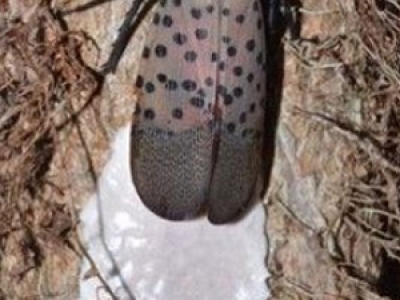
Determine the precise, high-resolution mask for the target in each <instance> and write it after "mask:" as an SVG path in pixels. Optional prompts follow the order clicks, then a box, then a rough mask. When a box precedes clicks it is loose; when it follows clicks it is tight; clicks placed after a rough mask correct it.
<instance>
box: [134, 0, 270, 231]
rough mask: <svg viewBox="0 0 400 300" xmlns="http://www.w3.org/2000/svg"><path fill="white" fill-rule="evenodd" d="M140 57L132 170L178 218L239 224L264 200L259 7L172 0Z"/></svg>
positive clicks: (255, 1)
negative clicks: (260, 184)
mask: <svg viewBox="0 0 400 300" xmlns="http://www.w3.org/2000/svg"><path fill="white" fill-rule="evenodd" d="M156 5H157V7H155V9H154V15H153V16H152V21H151V23H150V25H149V31H148V33H147V34H148V36H147V41H146V43H145V46H144V50H143V53H142V56H141V61H140V68H139V75H138V76H137V79H136V87H137V88H138V89H139V90H140V91H139V93H138V94H139V97H138V103H137V107H136V111H135V116H134V121H133V125H132V132H131V168H132V176H133V180H134V183H135V185H136V188H137V191H138V193H139V196H140V197H141V199H142V201H143V203H144V204H145V205H146V206H147V207H148V208H149V209H150V210H151V211H153V212H154V213H155V214H157V215H159V216H161V217H163V218H166V219H170V220H183V219H190V218H193V217H195V216H197V215H198V214H199V213H200V212H201V211H204V208H206V209H208V218H209V220H210V222H212V223H215V224H221V223H226V222H229V221H231V220H233V219H235V218H236V217H237V216H238V215H240V214H241V212H242V211H243V209H244V208H245V207H246V206H247V205H248V204H249V202H250V201H251V200H252V199H253V196H255V189H256V182H257V178H258V177H259V174H260V168H261V152H262V151H261V150H262V143H263V126H264V111H265V110H264V107H265V99H266V95H265V80H266V77H265V67H264V66H265V58H266V53H265V36H264V34H265V33H264V22H263V12H262V8H261V3H260V0H248V1H246V0H163V1H159V2H158V3H157V4H156Z"/></svg>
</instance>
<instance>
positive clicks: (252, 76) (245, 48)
mask: <svg viewBox="0 0 400 300" xmlns="http://www.w3.org/2000/svg"><path fill="white" fill-rule="evenodd" d="M221 15H222V18H221V30H220V32H221V34H220V39H219V40H220V56H221V60H222V62H220V66H219V73H218V74H219V85H218V87H217V102H218V103H219V105H220V107H221V111H222V124H221V132H220V137H219V143H218V149H217V154H216V159H215V166H214V170H213V176H212V181H211V182H212V183H211V194H210V201H209V219H210V221H211V222H213V223H225V222H227V221H229V220H232V219H234V218H235V217H237V216H238V215H240V214H241V212H242V210H243V209H244V208H246V206H247V205H248V204H249V203H250V202H251V200H252V197H253V196H255V195H254V193H255V187H256V181H257V178H258V175H259V171H260V165H261V154H262V153H261V150H262V136H263V126H264V114H265V110H264V107H265V80H266V78H265V56H266V54H265V31H264V24H263V12H262V7H261V5H260V3H259V1H257V0H252V1H240V0H236V1H225V5H224V6H223V7H222V12H221Z"/></svg>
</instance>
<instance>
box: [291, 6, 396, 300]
mask: <svg viewBox="0 0 400 300" xmlns="http://www.w3.org/2000/svg"><path fill="white" fill-rule="evenodd" d="M338 2H341V3H343V5H345V1H338ZM344 17H345V20H346V22H347V23H346V24H347V26H348V28H347V31H346V34H344V35H340V36H337V37H333V38H332V37H331V38H330V39H329V40H330V41H336V43H335V44H332V43H330V44H329V47H324V48H323V56H324V58H325V60H329V64H328V67H329V68H334V69H335V71H336V72H337V74H338V76H340V77H341V78H342V90H341V94H339V95H338V96H337V99H342V100H343V99H346V98H347V100H349V101H353V102H354V101H355V100H357V99H359V100H360V101H359V102H360V103H361V105H360V116H361V119H360V120H359V121H356V122H355V121H354V120H350V118H348V117H347V116H344V115H346V114H344V113H342V111H341V108H340V107H339V105H338V104H340V102H338V103H336V104H337V106H336V107H335V106H332V105H331V107H330V108H329V109H326V107H325V110H323V109H321V110H318V109H314V108H313V111H314V112H312V113H310V112H308V113H305V112H304V111H302V112H301V114H303V117H304V116H305V117H306V119H308V120H311V122H317V123H319V124H322V125H323V126H325V128H333V129H336V132H338V133H339V135H340V136H341V137H344V138H345V139H346V140H347V141H348V142H349V143H348V144H349V147H350V148H351V149H352V154H351V155H350V156H349V157H348V161H347V162H346V164H347V166H346V168H345V170H346V171H345V174H344V176H343V181H342V182H341V192H340V194H341V198H342V202H341V203H340V204H339V206H340V216H339V223H340V224H341V225H340V226H339V227H338V228H337V230H336V233H335V234H336V241H337V243H338V246H339V248H340V251H341V253H343V260H342V261H341V262H339V263H338V269H340V274H341V278H343V280H345V279H344V278H345V277H347V276H348V279H349V278H352V279H353V280H354V283H356V284H355V286H358V287H360V286H361V285H360V284H359V283H362V284H363V288H362V289H363V290H365V291H368V292H369V293H373V294H375V295H376V297H378V295H379V296H382V297H383V296H387V297H389V298H388V299H400V289H399V288H396V286H398V281H399V276H400V239H399V237H400V207H399V198H400V197H399V195H400V159H399V158H400V119H399V116H400V96H399V95H400V93H399V92H400V71H399V65H400V5H399V4H398V2H397V1H391V0H386V1H375V0H356V1H354V9H353V11H352V12H351V13H350V15H348V16H344ZM344 41H345V43H344ZM317 44H319V43H317ZM346 44H347V45H351V47H350V48H346V47H345V46H344V45H346ZM326 45H327V44H326ZM319 47H321V45H320V44H319ZM317 48H318V45H317V46H314V47H313V49H314V51H313V52H312V53H314V54H315V53H321V51H315V49H317ZM346 49H353V51H352V52H348V51H345V50H346ZM354 49H356V50H357V51H354ZM303 50H304V49H303ZM319 50H321V48H319ZM338 50H339V51H338ZM296 53H297V54H298V56H299V57H301V61H307V62H308V64H307V67H310V63H309V62H310V59H309V58H310V57H309V56H308V57H305V56H304V51H298V50H296ZM314 58H315V57H314ZM316 60H317V61H320V60H321V58H320V57H317V58H316ZM312 66H315V65H312ZM316 96H317V97H318V96H319V95H316ZM332 98H333V97H332ZM332 98H331V99H332ZM342 103H345V102H342ZM322 111H323V112H322ZM298 112H299V110H296V113H298ZM343 187H344V189H343ZM389 268H390V270H391V271H390V272H388V270H389ZM389 274H390V275H389ZM348 279H346V280H348ZM357 282H359V283H357ZM364 294H365V293H364ZM361 295H362V294H361V293H360V294H359V296H360V297H361V298H357V299H372V298H371V297H372V296H371V294H370V295H369V296H368V297H367V296H361ZM349 299H350V298H349ZM351 299H353V298H351ZM354 299H355V298H354Z"/></svg>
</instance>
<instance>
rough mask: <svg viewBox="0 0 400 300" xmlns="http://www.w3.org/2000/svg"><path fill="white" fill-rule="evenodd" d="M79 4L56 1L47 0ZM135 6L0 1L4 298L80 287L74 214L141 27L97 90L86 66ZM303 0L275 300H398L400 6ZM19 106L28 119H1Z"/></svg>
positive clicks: (282, 171) (277, 232)
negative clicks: (54, 12) (40, 48)
mask: <svg viewBox="0 0 400 300" xmlns="http://www.w3.org/2000/svg"><path fill="white" fill-rule="evenodd" d="M85 2H86V1H80V0H79V1H78V0H76V1H62V0H59V1H57V2H56V3H53V6H54V7H53V8H57V9H58V10H60V11H63V12H66V11H68V10H69V9H70V8H72V7H78V6H80V5H82V4H83V3H85ZM293 2H296V1H293ZM131 4H132V2H131V0H120V1H114V2H109V3H104V4H101V5H98V6H93V7H88V8H87V9H84V10H82V11H81V12H71V13H69V14H67V15H65V16H63V17H62V18H60V17H58V16H55V15H52V14H51V13H50V9H49V7H48V6H46V5H45V4H42V5H39V4H38V2H37V1H33V0H32V1H12V0H10V1H8V2H7V1H2V2H0V14H1V19H0V26H1V28H4V29H7V30H5V31H4V32H6V33H5V34H4V35H2V36H1V38H0V47H1V49H0V59H1V62H2V65H3V66H2V68H1V75H0V77H2V78H0V83H1V84H0V101H2V102H0V112H1V115H0V137H1V139H2V140H1V142H0V148H1V150H2V152H1V153H0V162H1V165H0V180H1V181H0V215H1V218H0V242H1V243H0V253H1V255H0V299H42V298H41V297H43V295H54V298H53V299H72V298H73V297H74V296H75V295H76V292H77V290H78V286H77V284H78V271H79V270H78V269H79V262H80V258H81V253H78V252H79V246H78V243H77V242H76V241H77V238H76V231H77V228H76V227H77V226H76V225H77V221H78V220H77V217H76V215H77V211H78V210H79V207H80V205H82V204H83V203H82V200H83V199H85V198H86V196H87V195H88V193H89V192H91V191H93V190H94V189H95V185H96V176H97V175H98V174H99V173H100V172H101V168H102V166H103V165H104V162H105V160H106V158H107V153H108V147H109V141H110V137H111V136H112V134H113V132H114V131H115V130H116V129H117V128H118V127H120V126H121V125H123V124H127V123H129V122H130V121H131V115H132V112H133V109H134V105H135V90H134V86H133V83H134V82H133V81H134V76H135V72H136V68H137V55H138V53H139V51H140V49H141V45H142V43H141V41H142V40H143V37H144V34H145V33H144V32H143V31H142V30H141V29H139V30H138V31H137V32H136V34H135V36H134V38H133V39H132V40H131V42H130V43H129V45H128V48H127V49H126V50H125V53H124V56H123V57H122V60H121V62H120V64H119V66H118V68H117V71H116V74H115V75H112V74H109V75H108V76H107V77H106V79H105V80H106V81H105V82H104V86H103V89H102V90H101V91H96V88H97V87H98V86H99V84H100V82H99V78H97V77H96V76H95V75H94V73H93V72H92V71H91V70H90V68H92V69H93V70H100V67H101V65H102V64H103V63H105V62H106V60H107V58H108V56H109V54H110V51H111V49H112V43H113V42H114V41H115V38H116V36H117V35H118V28H119V26H120V25H121V24H122V21H123V19H124V17H125V14H126V12H127V11H128V9H129V7H130V6H131ZM299 4H300V8H299V6H298V5H297V6H293V8H294V11H296V10H297V12H298V15H299V16H301V22H300V24H301V27H302V29H301V33H300V37H297V38H296V39H290V38H291V36H289V35H287V36H286V37H285V38H284V39H283V40H282V43H284V51H285V56H284V84H283V86H284V88H283V97H282V99H281V112H280V117H279V126H278V129H277V136H276V141H275V149H276V150H275V157H274V167H273V173H272V177H271V182H270V186H269V193H268V199H267V203H266V206H267V213H268V222H267V224H266V227H267V235H268V240H269V243H270V253H269V255H268V260H267V264H268V268H269V270H270V272H271V274H272V276H271V278H270V280H269V285H270V288H271V293H272V296H271V299H399V298H400V292H399V290H398V288H396V287H397V286H398V285H399V276H398V275H399V273H400V272H399V270H400V268H399V260H398V255H399V253H398V249H399V242H398V239H397V237H398V235H399V217H398V216H399V210H398V186H399V180H398V178H399V176H398V174H399V172H400V166H399V164H398V159H397V157H398V151H399V150H398V148H399V147H398V145H399V142H398V132H400V130H399V128H398V127H399V126H400V125H398V123H399V122H398V120H397V115H398V106H399V100H398V97H397V93H398V90H399V82H400V81H399V74H398V71H397V66H398V63H399V58H398V56H399V54H398V53H399V50H400V49H399V44H398V41H397V39H398V38H399V36H400V35H399V32H398V30H399V29H398V28H400V26H399V24H400V22H399V21H398V20H397V16H398V15H399V14H400V10H399V9H398V8H397V7H396V5H395V4H393V3H392V2H390V1H380V2H379V3H378V1H377V2H376V3H375V1H374V0H364V1H363V0H354V1H349V0H337V1H331V0H329V1H328V0H326V1H317V0H303V1H301V3H299ZM17 16H21V17H20V18H18V19H14V21H13V22H14V23H12V22H11V23H10V22H9V21H8V20H7V19H10V18H16V17H17ZM61 19H62V20H64V21H65V23H64V24H63V22H60V20H61ZM43 22H47V23H46V24H45V26H44V27H43ZM24 26H25V29H24ZM27 29H29V30H27ZM83 33H84V34H83ZM24 34H25V35H24ZM18 38H20V39H21V40H20V41H18ZM24 41H25V43H24ZM26 41H31V42H34V43H37V46H43V44H44V45H45V46H46V47H47V48H46V49H47V50H44V51H39V52H35V51H36V50H32V49H33V48H32V43H30V44H29V43H26ZM10 45H12V47H11V46H10ZM15 46H16V47H15ZM8 47H11V48H12V49H13V51H14V52H12V51H4V49H9V48H8ZM13 47H14V48H13ZM24 47H25V48H24ZM11 48H10V49H11ZM2 49H3V50H2ZM18 49H19V50H21V49H22V50H23V51H22V50H21V51H22V52H21V51H17V50H18ZM35 49H36V48H35ZM24 51H25V52H24ZM21 53H22V54H24V53H25V54H29V55H21ZM34 53H36V54H34ZM13 55H14V56H13ZM32 55H37V59H38V60H37V61H35V60H33V62H32V60H29V59H27V57H28V58H32ZM81 55H82V59H81ZM33 57H34V56H33ZM43 62H45V63H43ZM46 62H48V63H46ZM21 74H24V76H21ZM46 74H53V75H54V76H50V77H49V76H46ZM7 76H8V77H7ZM27 82H28V84H26V83H27ZM32 86H34V87H36V86H40V89H39V90H40V91H41V92H40V93H34V91H33V92H32V90H31V89H29V88H32ZM43 86H45V87H46V88H43ZM54 86H56V87H57V88H55V89H54V88H52V87H54ZM27 89H28V90H29V97H27V99H39V100H38V101H37V102H35V101H31V102H26V103H29V105H31V106H29V107H30V108H29V112H32V111H35V109H36V110H37V111H38V114H39V115H40V116H42V117H43V116H44V117H43V118H42V119H40V120H42V121H41V122H42V123H40V124H39V125H38V124H37V123H35V122H34V121H35V120H36V119H37V115H33V117H32V115H31V114H24V113H26V111H27V110H26V106H24V105H22V104H21V103H25V102H21V101H20V102H18V101H19V100H21V99H24V98H23V95H25V94H24V93H26V91H27ZM36 91H37V89H36ZM96 92H97V93H96ZM60 93H61V94H60ZM93 93H95V97H92V96H93ZM32 94H33V95H34V96H35V97H36V98H35V97H33V96H31V95H32ZM53 94H54V95H56V96H54V97H53V96H52V95H53ZM21 95H22V96H21ZM49 95H51V97H50V96H49ZM21 97H22V98H21ZM4 99H8V100H9V101H10V99H16V100H15V102H13V104H12V105H11V104H9V103H8V104H7V105H6V104H4V103H5V101H4ZM54 99H57V100H56V101H55V100H54ZM15 103H16V104H15ZM37 103H39V105H38V104H37ZM57 103H61V104H62V107H63V108H62V109H60V108H59V107H60V106H57ZM42 104H43V106H42ZM13 105H14V106H13ZM15 107H16V108H17V111H21V116H22V117H21V119H22V120H24V121H25V122H19V121H18V120H19V119H18V117H17V118H11V117H10V118H9V120H8V119H6V118H5V117H3V116H7V114H10V115H13V114H14V112H15V109H14V108H15ZM12 109H14V110H12ZM24 109H25V110H24ZM43 112H45V113H44V114H42V113H43ZM18 116H19V115H18ZM4 120H6V121H7V122H8V123H7V122H5V121H4ZM7 126H8V127H7ZM10 128H11V130H10ZM26 128H28V129H29V130H27V129H26ZM9 132H11V133H12V134H10V133H9ZM5 141H6V142H5ZM1 143H2V144H1ZM32 143H33V144H35V145H36V143H40V147H41V148H40V149H42V150H43V149H44V148H45V149H47V150H46V153H47V154H46V153H45V154H46V155H47V156H43V155H44V154H43V152H41V151H39V152H37V151H36V150H37V148H35V147H31V146H32ZM44 146H45V147H44ZM43 147H44V148H43ZM21 149H22V150H24V149H25V150H26V149H27V150H26V151H22V152H21ZM21 153H22V154H21ZM43 168H44V169H43ZM35 172H36V173H35ZM27 174H28V176H27ZM32 174H34V176H33V175H32ZM31 175H32V176H31ZM15 178H18V180H13V179H15ZM60 270H62V273H60ZM49 287H51V289H50V290H49Z"/></svg>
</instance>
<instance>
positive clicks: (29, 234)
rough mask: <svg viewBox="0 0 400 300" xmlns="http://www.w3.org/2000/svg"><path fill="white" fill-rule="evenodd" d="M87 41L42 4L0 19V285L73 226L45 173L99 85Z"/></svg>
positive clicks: (35, 263)
mask: <svg viewBox="0 0 400 300" xmlns="http://www.w3.org/2000/svg"><path fill="white" fill-rule="evenodd" d="M88 44H89V41H88V39H87V37H86V36H85V35H84V34H83V33H80V32H70V31H68V30H67V29H66V28H65V26H64V25H63V23H62V22H61V21H60V20H59V19H57V17H56V16H55V15H54V14H53V13H52V11H51V10H50V8H49V7H47V6H46V5H45V4H43V5H42V6H38V7H37V8H36V10H35V11H34V12H33V13H32V12H31V13H30V14H29V16H27V17H25V18H14V19H9V20H7V19H4V20H2V21H1V22H0V60H1V63H0V271H1V272H0V282H1V285H0V290H1V289H2V287H4V286H3V284H6V285H7V281H9V280H14V279H15V280H16V279H19V280H21V279H22V278H24V276H25V275H26V274H27V272H28V271H29V270H31V269H32V268H37V267H39V266H40V264H41V261H42V260H43V259H44V258H45V257H46V254H47V253H48V252H51V248H54V247H65V243H64V242H65V241H66V240H67V239H68V238H69V236H70V235H71V234H73V233H74V232H75V225H76V224H73V222H72V221H71V211H70V208H69V207H68V206H67V205H66V203H65V201H64V202H63V200H62V199H63V191H61V190H59V189H58V188H57V187H55V186H54V185H52V184H51V178H49V177H48V176H47V171H48V170H49V168H50V167H51V162H52V158H53V155H54V153H55V151H57V146H58V143H59V134H60V131H62V130H63V129H64V128H65V127H66V126H68V124H69V122H70V121H71V120H72V119H73V118H76V117H77V116H79V113H80V112H81V111H82V110H83V109H85V107H86V106H88V105H89V104H90V102H91V100H92V99H93V97H94V95H95V93H96V92H97V90H98V88H99V86H100V84H99V78H98V77H97V76H96V75H95V73H94V72H92V71H91V70H90V69H89V68H88V67H87V66H86V65H85V64H84V63H83V61H82V59H81V55H80V53H81V51H82V47H84V46H86V45H88ZM60 199H61V200H60ZM13 241H14V242H13ZM7 292H8V293H10V291H7ZM13 299H14V298H13Z"/></svg>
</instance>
